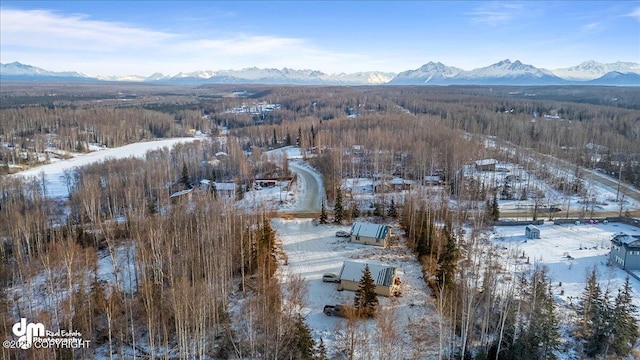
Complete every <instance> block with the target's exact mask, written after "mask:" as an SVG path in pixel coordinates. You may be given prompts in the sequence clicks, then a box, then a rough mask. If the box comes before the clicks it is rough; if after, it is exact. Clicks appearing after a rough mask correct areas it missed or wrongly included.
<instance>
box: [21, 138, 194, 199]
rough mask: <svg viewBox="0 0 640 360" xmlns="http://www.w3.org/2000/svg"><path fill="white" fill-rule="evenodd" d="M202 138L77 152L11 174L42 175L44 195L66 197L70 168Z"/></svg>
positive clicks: (138, 154)
mask: <svg viewBox="0 0 640 360" xmlns="http://www.w3.org/2000/svg"><path fill="white" fill-rule="evenodd" d="M195 140H202V139H201V138H200V139H199V138H174V139H162V140H156V141H147V142H140V143H135V144H129V145H125V146H121V147H117V148H109V149H104V148H103V149H101V150H100V151H94V152H91V153H88V154H79V155H76V156H75V157H72V158H70V159H67V160H61V161H56V162H54V163H51V164H47V165H42V166H38V167H35V168H32V169H29V170H26V171H22V172H19V173H17V174H15V175H13V176H20V177H24V178H37V179H38V180H39V181H42V176H43V175H44V179H45V184H46V196H47V197H50V198H67V197H69V190H68V188H67V182H66V180H65V175H64V173H65V171H66V170H72V169H74V168H76V167H81V166H85V165H89V164H93V163H96V162H100V161H104V160H106V159H108V158H111V159H123V158H127V157H144V155H145V154H146V153H147V151H151V150H157V149H162V148H164V147H172V146H174V145H175V144H179V143H185V142H191V141H195Z"/></svg>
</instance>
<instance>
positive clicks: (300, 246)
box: [272, 219, 438, 359]
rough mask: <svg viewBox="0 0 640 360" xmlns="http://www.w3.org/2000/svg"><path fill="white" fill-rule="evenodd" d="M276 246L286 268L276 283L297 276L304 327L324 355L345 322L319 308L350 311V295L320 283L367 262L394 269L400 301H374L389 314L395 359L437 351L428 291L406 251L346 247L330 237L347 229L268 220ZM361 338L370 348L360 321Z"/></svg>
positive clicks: (370, 328) (369, 328)
mask: <svg viewBox="0 0 640 360" xmlns="http://www.w3.org/2000/svg"><path fill="white" fill-rule="evenodd" d="M272 223H273V226H274V229H275V230H276V232H277V237H278V240H280V241H281V242H282V249H283V250H284V251H285V252H286V255H287V259H288V261H287V264H281V266H280V269H279V271H280V273H281V275H280V277H281V278H282V282H283V283H286V282H287V281H288V276H289V275H293V274H297V275H300V276H301V277H303V278H304V279H305V281H306V284H307V285H308V295H307V304H306V307H305V308H304V309H303V315H305V316H306V320H307V323H308V324H309V327H310V328H311V330H312V334H313V337H314V338H315V339H316V340H319V339H320V338H322V340H323V341H324V343H325V346H326V347H327V349H330V351H331V349H334V348H336V347H338V346H339V343H340V341H341V340H340V338H341V336H342V329H344V327H345V326H346V323H347V320H345V319H342V318H338V317H333V316H326V315H324V313H323V307H324V306H325V305H335V304H347V305H352V304H353V299H354V295H355V293H354V292H351V291H337V288H338V284H334V283H324V282H322V275H323V274H324V273H327V272H331V273H335V274H338V273H339V272H340V268H341V266H342V262H343V261H344V260H356V261H362V262H366V261H370V262H372V263H378V264H380V263H382V264H387V265H391V266H395V267H396V268H397V272H398V275H399V277H400V279H401V280H402V285H401V288H400V291H401V292H402V295H401V296H400V297H393V298H385V297H379V300H380V305H381V307H382V308H383V309H387V310H389V311H391V312H392V314H393V318H394V321H395V324H396V331H397V333H398V339H401V343H397V344H395V347H394V348H395V349H396V350H395V351H394V353H396V354H397V356H398V357H397V358H399V359H400V358H404V359H407V358H412V357H413V356H415V355H416V352H417V354H418V358H431V357H433V356H434V354H435V351H436V350H437V341H438V322H437V321H438V320H437V318H438V317H437V314H436V310H435V308H434V306H433V305H432V303H431V299H430V295H429V294H430V290H429V289H428V287H427V285H426V283H425V282H424V280H423V279H422V272H421V269H420V265H419V264H418V262H417V261H416V259H415V256H414V255H413V254H412V253H411V251H410V250H408V249H407V248H406V246H403V245H392V246H391V247H390V248H387V249H384V248H380V247H375V246H368V245H359V244H351V243H349V242H348V239H345V238H338V237H335V232H336V231H338V230H345V231H349V229H350V228H349V227H347V226H333V225H319V226H316V225H313V223H312V220H311V219H294V220H284V219H274V220H273V221H272ZM362 324H363V326H364V328H363V329H362V330H363V333H362V336H365V337H367V341H368V342H369V343H374V342H375V341H376V340H375V334H376V333H377V330H376V329H377V324H376V320H363V321H362Z"/></svg>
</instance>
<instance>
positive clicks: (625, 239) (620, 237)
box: [611, 232, 640, 247]
mask: <svg viewBox="0 0 640 360" xmlns="http://www.w3.org/2000/svg"><path fill="white" fill-rule="evenodd" d="M611 241H615V242H617V243H619V244H624V245H627V246H633V247H636V246H640V235H629V234H627V233H623V232H619V233H617V234H614V235H613V238H612V239H611ZM634 243H635V244H634Z"/></svg>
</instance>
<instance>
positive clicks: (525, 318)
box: [0, 86, 640, 359]
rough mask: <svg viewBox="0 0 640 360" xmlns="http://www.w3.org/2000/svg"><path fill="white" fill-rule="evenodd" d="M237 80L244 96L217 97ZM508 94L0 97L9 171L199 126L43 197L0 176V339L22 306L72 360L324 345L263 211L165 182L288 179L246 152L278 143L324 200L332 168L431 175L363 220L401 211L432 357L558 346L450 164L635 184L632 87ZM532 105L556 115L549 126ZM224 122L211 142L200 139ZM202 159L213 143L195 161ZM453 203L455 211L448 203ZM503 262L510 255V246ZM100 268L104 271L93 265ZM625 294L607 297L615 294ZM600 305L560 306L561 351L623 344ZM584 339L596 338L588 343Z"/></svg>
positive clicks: (529, 289)
mask: <svg viewBox="0 0 640 360" xmlns="http://www.w3.org/2000/svg"><path fill="white" fill-rule="evenodd" d="M138 90H141V89H138ZM240 90H242V91H245V92H246V94H248V95H243V96H237V95H233V94H234V93H235V92H237V91H240ZM507 90H510V89H501V88H497V89H495V90H494V89H488V88H482V87H480V88H476V87H474V88H462V87H460V88H459V87H445V88H432V87H429V88H419V87H391V86H389V87H375V88H373V87H361V88H359V87H356V88H351V87H273V88H269V87H261V86H253V87H247V86H234V87H231V86H224V87H207V86H203V87H201V88H198V89H193V90H189V91H187V90H184V89H178V90H173V89H165V88H159V89H153V90H148V89H147V90H146V91H148V93H145V94H144V96H143V95H136V96H130V98H131V103H130V104H128V103H127V102H123V101H117V102H113V101H106V102H96V101H97V100H96V98H101V99H103V100H105V99H107V98H109V97H111V96H112V94H111V93H109V94H108V95H109V96H106V95H104V94H102V93H101V92H100V91H99V90H95V91H96V95H92V96H94V97H93V98H87V97H82V98H79V99H74V97H73V96H71V95H69V94H64V99H62V98H60V99H57V100H56V101H57V102H52V103H50V104H47V105H46V106H43V105H39V104H31V105H24V104H22V105H15V106H3V109H1V110H0V118H1V119H2V121H1V122H0V139H1V140H0V145H1V146H0V160H2V164H0V165H2V166H3V169H4V170H3V171H4V172H9V171H10V170H9V165H24V166H34V165H36V164H38V163H42V162H45V161H47V158H46V156H53V154H57V153H66V152H85V151H88V148H87V147H88V144H92V143H98V144H102V145H105V146H108V147H116V146H120V145H124V144H128V143H132V142H138V141H143V140H149V139H154V138H162V137H173V136H184V135H187V134H190V132H192V131H200V132H202V133H205V134H208V135H211V136H210V139H208V140H207V141H201V142H194V143H192V144H187V145H184V144H183V145H178V146H176V147H175V148H173V149H163V150H157V151H153V152H149V153H148V154H146V155H145V157H144V158H128V159H124V160H106V161H104V162H102V163H97V164H93V165H90V166H87V167H84V168H81V169H77V170H74V171H68V172H67V173H65V178H66V181H67V186H68V190H69V193H70V196H69V198H68V199H50V198H47V196H46V184H45V183H44V181H43V179H40V178H32V179H27V180H22V179H19V178H15V177H10V176H2V177H0V238H1V239H2V240H3V244H4V246H3V247H2V248H1V252H0V257H1V259H2V261H1V262H0V282H1V287H2V290H3V291H2V292H1V293H0V323H2V325H1V326H0V337H2V338H3V339H7V338H10V337H11V333H10V331H11V330H10V329H11V325H12V324H13V323H15V322H16V319H19V318H20V317H26V318H29V319H31V320H33V321H38V322H41V323H45V324H47V326H51V327H56V328H61V329H63V328H68V329H76V330H78V331H80V332H81V333H82V335H83V337H84V338H86V339H88V340H91V343H92V344H93V346H92V347H91V348H90V349H82V350H71V349H69V350H64V351H61V350H59V351H54V350H52V349H39V350H33V351H32V352H30V356H31V357H30V358H32V359H52V358H59V359H84V358H93V357H95V356H96V354H98V353H100V354H111V355H112V356H113V357H114V358H131V357H134V356H135V357H139V358H181V359H192V358H207V357H208V358H252V359H253V358H262V359H318V358H322V356H323V351H324V352H326V350H322V351H321V350H319V343H316V342H314V341H313V339H311V335H310V330H309V328H308V326H307V324H306V323H305V320H304V318H303V316H302V308H303V307H304V300H303V299H304V293H305V282H304V279H293V280H292V281H289V282H288V283H286V284H282V283H280V282H279V281H278V279H277V277H276V276H275V274H276V272H277V268H278V263H279V262H278V261H279V260H280V261H282V259H279V258H278V256H282V255H281V254H279V253H278V252H277V247H278V246H277V234H276V233H275V232H274V230H273V229H272V228H271V225H270V221H269V220H270V218H271V217H272V216H274V214H271V213H269V212H268V211H267V210H266V209H250V211H249V210H248V209H246V208H239V207H237V206H235V203H234V201H233V199H227V198H220V197H216V196H214V194H213V193H212V192H208V191H197V192H195V195H194V198H192V199H187V200H184V201H182V200H178V201H176V200H173V201H172V200H171V199H170V194H171V193H172V192H174V191H177V190H182V188H184V187H186V186H194V187H195V186H198V182H199V180H203V179H207V180H214V181H229V182H234V183H235V184H237V185H238V186H239V188H240V189H246V188H247V186H251V185H252V180H253V179H254V178H255V177H256V176H274V177H275V176H279V177H282V176H287V175H288V173H287V169H286V159H268V158H267V157H266V156H263V155H262V153H263V152H264V151H266V150H268V149H273V148H278V147H282V146H288V145H290V146H298V147H300V148H301V149H303V153H304V154H305V156H306V157H308V159H307V160H308V161H309V162H310V163H311V164H312V165H313V166H314V167H315V168H316V169H317V170H318V171H319V172H320V173H321V174H322V177H323V182H324V187H325V189H326V192H327V199H328V202H329V203H328V204H326V205H327V207H329V208H333V207H334V205H336V204H335V203H334V200H335V199H336V198H340V201H341V204H340V205H341V206H340V208H342V205H343V204H342V201H343V200H342V195H343V194H342V193H341V184H342V180H343V179H344V178H356V177H373V176H374V175H375V174H382V175H381V176H398V177H402V178H404V179H408V180H411V181H414V182H415V183H421V182H422V181H423V179H424V178H425V176H432V175H438V176H440V177H441V178H442V182H443V184H444V186H442V190H430V192H429V193H426V194H425V193H418V192H416V193H411V194H409V195H408V196H407V197H405V198H404V202H403V203H395V202H393V200H392V198H391V197H386V195H385V193H384V192H383V191H382V192H381V193H380V194H379V199H380V200H379V201H380V204H378V206H379V207H380V208H379V211H378V212H379V213H378V214H374V215H378V216H389V217H391V218H395V217H396V215H397V216H398V217H399V222H400V225H401V226H402V229H403V230H404V237H405V239H406V244H407V246H408V247H409V248H410V249H411V250H413V252H414V253H415V256H416V258H417V259H418V260H419V262H420V264H421V266H422V270H423V274H424V279H425V281H426V282H427V283H428V284H429V286H430V288H431V290H432V293H433V294H434V296H433V299H432V301H433V305H435V307H436V309H437V311H438V322H439V338H438V339H437V341H436V342H437V344H438V354H439V358H442V359H444V358H449V359H454V358H456V359H471V358H474V359H522V358H531V359H551V358H554V356H555V354H557V352H558V351H563V350H566V349H567V348H568V347H569V345H568V344H567V342H566V341H564V340H563V339H562V338H561V337H560V335H559V333H558V331H559V330H558V322H559V320H558V318H557V310H556V308H555V307H556V304H555V303H554V301H553V296H552V295H553V294H552V292H553V283H552V281H551V279H550V278H549V276H548V273H547V272H546V269H544V268H543V267H535V268H534V270H532V271H531V272H528V273H519V272H517V271H515V270H509V271H511V272H509V271H507V270H508V269H507V268H508V264H506V265H505V264H504V263H502V262H500V260H499V259H498V256H497V255H496V252H497V250H496V249H495V248H493V247H492V246H491V245H490V244H489V242H488V240H487V238H486V236H485V235H483V231H484V230H486V225H487V224H488V222H489V221H490V220H495V219H490V216H488V215H487V212H486V211H485V209H484V208H474V207H472V206H466V205H465V204H471V203H472V202H479V203H484V202H485V201H491V200H492V199H495V197H496V196H497V192H498V191H499V189H497V188H490V187H487V188H484V187H482V188H481V185H480V184H474V183H470V182H469V181H468V180H465V179H464V178H463V177H462V176H460V173H461V169H462V168H463V167H464V166H465V165H467V164H470V163H472V162H473V161H474V160H476V159H478V158H487V157H497V158H500V157H505V156H506V155H504V154H501V153H499V152H497V151H495V150H491V149H487V148H485V147H483V146H481V145H480V143H479V142H476V141H469V139H477V137H492V138H495V139H499V140H500V141H505V142H508V143H510V144H514V145H515V146H519V147H521V148H523V149H530V151H532V152H536V153H541V154H550V155H553V156H555V157H558V158H562V159H566V160H568V161H570V162H571V163H573V164H576V165H581V166H585V167H588V168H600V169H603V170H604V171H607V172H609V173H612V175H613V176H614V177H616V178H617V177H620V178H622V179H624V180H625V181H628V182H630V183H634V184H636V185H637V184H638V183H639V182H640V168H639V165H638V163H639V159H638V158H639V157H640V141H639V138H640V110H638V108H637V106H634V105H633V103H632V102H630V100H628V99H629V98H633V96H634V95H638V96H640V94H639V93H638V90H637V89H621V90H620V91H615V90H611V89H608V88H607V89H605V90H606V91H604V90H603V91H602V92H603V94H604V93H606V96H611V97H616V98H617V99H619V101H618V105H617V106H616V104H612V103H611V102H606V101H605V100H606V99H605V100H603V98H602V96H596V95H597V94H598V91H599V89H596V88H594V89H593V90H585V92H586V93H585V95H584V98H583V100H584V101H578V100H577V99H575V98H574V97H571V96H568V95H566V96H558V97H557V99H558V100H554V96H553V90H554V89H546V88H545V89H537V90H536V91H538V90H539V92H540V94H541V95H540V96H539V97H525V96H512V95H509V92H508V91H507ZM30 91H31V90H30ZM527 91H528V90H527ZM138 92H139V93H141V92H142V91H138ZM558 92H560V90H558ZM163 93H165V94H163ZM100 94H102V95H100ZM15 96H18V95H15ZM33 96H35V95H33ZM38 96H39V98H40V97H42V96H46V95H43V94H39V95H38ZM60 96H62V95H60ZM603 96H604V95H603ZM3 97H8V98H10V97H11V95H7V94H6V93H3ZM53 97H54V98H56V97H55V96H53ZM24 98H29V95H28V94H25V93H20V101H24ZM636 99H637V97H636ZM14 100H16V99H14ZM52 100H55V99H52ZM258 101H262V102H265V103H274V104H275V103H277V104H279V105H280V108H279V109H277V110H274V111H271V112H265V113H261V114H250V113H246V114H244V113H243V114H233V113H229V112H227V110H228V109H230V108H233V107H237V106H241V105H242V104H243V103H248V104H250V103H253V102H258ZM116 104H117V105H116ZM544 114H553V115H557V116H559V118H560V119H562V120H559V119H557V118H554V119H553V120H546V119H545V118H544ZM533 120H535V121H533ZM227 130H228V131H229V134H228V135H225V137H224V141H222V140H220V139H219V138H217V137H214V136H213V135H216V136H217V135H218V134H219V133H220V132H223V131H224V132H226V131H227ZM589 144H591V145H589ZM51 149H55V150H56V151H53V152H48V150H51ZM217 152H224V153H225V156H224V157H219V158H217V159H216V160H217V161H216V162H215V165H212V164H213V162H212V159H215V158H216V155H215V154H216V153H217ZM596 152H599V153H598V154H596ZM48 153H49V155H46V154H48ZM596 155H598V156H596ZM43 156H44V157H43ZM617 171H622V173H621V174H620V173H617ZM552 176H553V174H548V177H549V178H550V177H552ZM563 186H566V187H570V186H571V185H570V184H564V185H563ZM571 191H574V192H577V191H579V189H572V190H571ZM337 193H340V196H339V197H337V196H336V195H337ZM345 195H346V194H345ZM451 199H455V200H459V203H458V204H459V206H457V207H451V206H450V201H449V200H451ZM323 205H324V204H323ZM357 206H358V205H357V204H355V203H354V202H352V201H351V199H350V198H349V197H348V196H345V198H344V214H345V217H346V218H352V217H357V216H358V215H360V214H359V210H358V211H357V212H356V211H355V210H357ZM396 206H397V207H398V208H399V210H397V212H396ZM392 209H393V210H392ZM340 213H341V214H342V212H340ZM340 220H342V218H341V219H340ZM338 222H339V221H338ZM463 226H466V229H468V230H467V231H463ZM509 258H510V259H511V260H510V261H513V262H514V263H516V262H523V261H524V259H522V258H521V257H519V256H518V254H512V256H510V257H509ZM105 264H107V265H108V264H111V265H110V267H109V266H106V267H105ZM105 268H111V269H112V271H110V272H109V273H105V270H104V269H105ZM513 269H515V267H514V268H513ZM585 282H586V280H585ZM591 287H592V288H591V291H594V292H595V291H596V290H595V289H594V285H593V284H591ZM628 292H629V291H627V292H624V291H621V292H620V293H619V294H618V295H617V296H619V298H620V299H622V300H624V299H625V296H626V297H628V296H629V293H628ZM612 298H614V295H612V294H604V295H602V294H598V295H594V296H592V297H590V298H585V299H584V301H583V303H582V306H583V307H582V308H580V309H577V310H575V313H576V314H580V315H581V316H582V319H583V322H582V323H581V324H577V325H576V326H575V328H576V329H578V330H576V333H577V335H576V338H578V339H581V340H580V341H581V343H580V344H581V345H579V347H578V350H577V351H583V353H584V354H587V355H588V356H594V357H595V356H600V355H603V354H604V355H610V354H615V356H625V355H626V354H628V352H629V351H630V347H629V346H626V345H625V344H620V343H615V344H614V342H613V338H612V335H611V334H608V333H593V332H590V331H588V330H587V329H586V328H587V326H586V325H585V324H587V323H590V324H591V323H596V324H600V323H598V322H602V321H606V320H607V319H610V318H606V316H612V315H611V314H614V313H615V314H617V315H620V314H624V315H625V316H627V314H632V313H633V312H634V311H635V309H632V308H631V307H624V308H622V307H615V306H605V305H606V304H611V303H612V300H611V299H612ZM231 300H233V301H231ZM588 301H592V302H597V301H600V304H601V307H602V308H603V309H605V310H606V311H608V313H606V314H605V315H606V316H605V315H602V314H595V313H594V312H588V311H587V310H585V308H584V306H585V304H587V302H588ZM230 304H234V306H235V307H234V308H230ZM602 304H604V305H602ZM587 309H588V307H587ZM603 311H604V310H603ZM628 316H629V317H627V318H626V319H627V320H629V319H632V320H633V319H634V318H633V315H628ZM389 317H392V315H390V313H389V311H388V310H386V309H384V310H381V311H378V315H377V317H376V320H375V321H377V322H378V323H379V324H380V327H382V328H388V329H390V330H389V331H388V332H387V333H385V334H387V335H389V334H391V335H389V336H388V338H384V339H381V340H380V343H381V344H382V343H385V344H387V345H386V346H384V347H381V351H383V352H384V354H393V351H392V348H393V347H392V346H391V345H389V344H392V343H393V341H392V339H393V336H397V334H396V332H395V330H394V329H393V328H392V326H390V325H389V321H388V320H389ZM603 319H604V320H603ZM632 320H629V321H632ZM349 321H351V319H350V320H349ZM345 326H347V327H348V326H352V329H356V328H357V326H358V325H357V323H355V322H353V323H352V322H349V323H348V324H347V325H345ZM354 331H355V330H354ZM617 331H619V333H620V334H623V335H625V336H627V339H628V341H629V342H631V343H633V342H634V341H635V340H637V329H636V331H635V333H625V332H623V331H622V329H618V330H617ZM394 334H395V335H394ZM597 336H600V338H597ZM634 336H635V337H634ZM594 339H595V340H594ZM598 339H605V340H606V341H608V343H606V344H608V345H609V346H608V347H607V348H606V349H605V348H599V347H597V346H595V345H594V344H596V343H597V342H598ZM345 342H348V339H345ZM352 345H353V344H352ZM353 346H355V345H353ZM610 349H611V350H610ZM2 352H3V353H2V357H3V358H7V359H20V358H23V355H21V353H20V352H19V351H17V350H9V349H3V350H2ZM31 354H32V355H31ZM324 356H326V354H324ZM368 358H376V357H375V356H374V355H373V354H370V356H369V357H368ZM380 358H385V357H384V356H382V355H381V356H380Z"/></svg>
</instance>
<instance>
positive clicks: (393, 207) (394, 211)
mask: <svg viewBox="0 0 640 360" xmlns="http://www.w3.org/2000/svg"><path fill="white" fill-rule="evenodd" d="M387 215H389V216H391V217H392V218H396V217H398V209H396V202H395V201H394V200H393V198H391V204H390V205H389V211H388V212H387Z"/></svg>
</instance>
